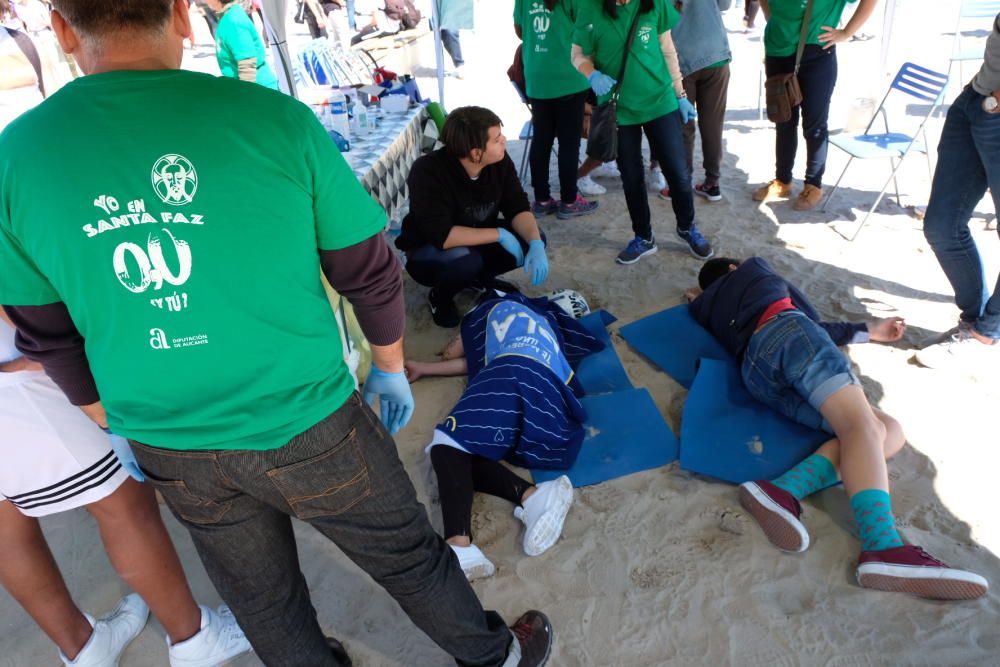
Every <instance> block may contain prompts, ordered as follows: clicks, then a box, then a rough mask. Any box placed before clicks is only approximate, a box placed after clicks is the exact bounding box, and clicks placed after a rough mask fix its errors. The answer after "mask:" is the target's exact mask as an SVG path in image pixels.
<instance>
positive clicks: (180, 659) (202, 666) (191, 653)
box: [167, 605, 250, 667]
mask: <svg viewBox="0 0 1000 667" xmlns="http://www.w3.org/2000/svg"><path fill="white" fill-rule="evenodd" d="M199 607H201V631H200V632H198V634H196V635H195V636H194V637H191V638H190V639H185V640H184V641H182V642H178V643H177V644H171V643H170V640H169V639H168V640H167V646H168V647H169V648H170V667H216V666H217V665H221V664H222V663H224V662H226V661H227V660H229V659H230V658H234V657H236V656H238V655H239V654H241V653H246V652H247V651H249V650H250V642H249V641H247V638H246V636H245V635H244V634H243V631H242V630H240V626H239V625H238V624H237V623H236V617H235V616H233V612H232V611H230V610H229V607H227V606H226V605H219V608H218V609H217V610H215V611H213V610H211V609H209V608H208V607H206V606H204V605H199Z"/></svg>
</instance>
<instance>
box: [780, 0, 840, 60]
mask: <svg viewBox="0 0 1000 667" xmlns="http://www.w3.org/2000/svg"><path fill="white" fill-rule="evenodd" d="M851 2H856V0H813V11H812V17H811V18H810V20H809V32H807V33H806V44H819V33H820V32H821V29H822V28H823V26H830V27H832V28H836V27H837V25H838V24H839V23H840V16H841V14H843V13H844V7H845V6H847V4H848V3H851ZM769 6H770V8H771V18H770V19H768V21H767V26H766V27H765V28H764V52H765V53H766V54H767V55H769V56H791V55H795V51H796V49H797V48H798V46H799V33H801V32H802V20H803V19H804V18H805V16H806V0H770V3H769Z"/></svg>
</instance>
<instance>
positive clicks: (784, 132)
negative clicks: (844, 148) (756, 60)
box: [764, 44, 837, 188]
mask: <svg viewBox="0 0 1000 667" xmlns="http://www.w3.org/2000/svg"><path fill="white" fill-rule="evenodd" d="M836 50H837V49H836V47H830V48H829V49H825V50H824V49H823V48H822V47H820V46H816V45H815V44H809V45H807V46H806V48H805V51H804V52H803V54H802V62H801V64H800V65H799V87H800V88H801V89H802V104H801V105H800V106H797V107H795V108H794V109H792V117H791V119H789V120H788V121H786V122H784V123H777V124H776V125H775V163H774V176H775V178H777V179H778V180H779V181H781V182H782V183H791V182H792V168H793V167H794V166H795V152H796V151H797V150H798V146H799V115H800V111H799V110H800V109H801V116H802V136H803V137H804V138H805V140H806V178H805V181H806V183H808V184H810V185H815V186H816V187H817V188H821V187H823V173H824V172H825V171H826V152H827V139H828V138H829V136H830V130H829V128H828V127H827V121H828V120H829V118H830V100H831V98H833V88H834V86H835V85H836V84H837V54H836ZM764 70H765V72H766V73H767V75H768V76H771V75H772V74H788V73H791V72H793V71H795V56H794V55H790V56H767V57H766V58H764Z"/></svg>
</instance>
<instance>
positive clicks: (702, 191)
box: [694, 183, 722, 201]
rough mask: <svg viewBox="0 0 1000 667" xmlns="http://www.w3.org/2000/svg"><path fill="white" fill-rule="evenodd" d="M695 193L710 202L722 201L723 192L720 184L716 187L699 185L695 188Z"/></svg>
mask: <svg viewBox="0 0 1000 667" xmlns="http://www.w3.org/2000/svg"><path fill="white" fill-rule="evenodd" d="M694 193H695V194H696V195H699V196H701V197H704V198H705V199H707V200H708V201H722V190H720V189H719V185H718V183H716V184H715V185H706V184H705V183H699V184H698V185H696V186H694Z"/></svg>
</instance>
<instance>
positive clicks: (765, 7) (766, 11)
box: [760, 0, 771, 21]
mask: <svg viewBox="0 0 1000 667" xmlns="http://www.w3.org/2000/svg"><path fill="white" fill-rule="evenodd" d="M769 3H770V0H760V11H761V13H762V14H763V15H764V20H765V21H770V20H771V5H770V4H769Z"/></svg>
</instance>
